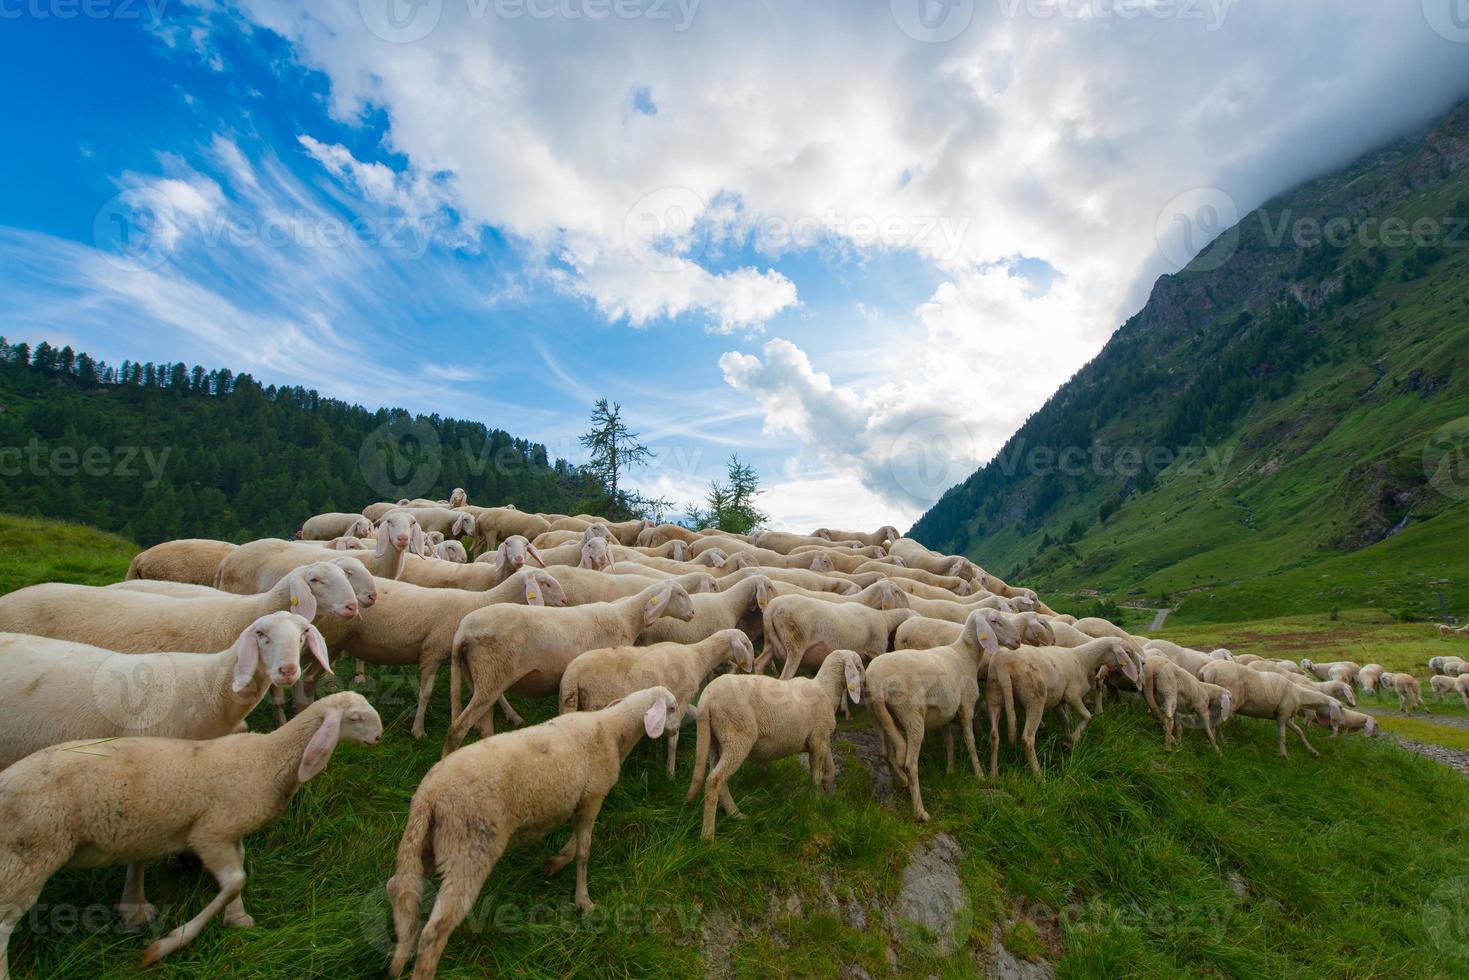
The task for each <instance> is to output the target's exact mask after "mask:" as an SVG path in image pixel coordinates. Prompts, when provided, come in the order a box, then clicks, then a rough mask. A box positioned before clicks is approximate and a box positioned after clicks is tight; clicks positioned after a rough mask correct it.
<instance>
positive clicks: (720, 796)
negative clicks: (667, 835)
mask: <svg viewBox="0 0 1469 980" xmlns="http://www.w3.org/2000/svg"><path fill="white" fill-rule="evenodd" d="M847 698H850V699H851V700H852V701H854V702H860V701H861V700H862V658H861V657H860V656H859V655H858V654H857V653H856V652H854V651H852V650H833V651H832V652H831V653H830V654H828V655H827V657H826V659H825V660H824V661H822V663H821V667H820V669H819V670H817V671H816V676H815V677H811V678H807V677H795V678H792V679H790V680H777V679H775V678H774V677H767V676H765V675H763V674H725V675H723V676H721V677H716V678H714V680H712V681H710V682H709V686H708V687H706V688H704V693H703V694H702V695H701V696H700V697H699V708H698V715H697V718H696V725H697V728H696V731H697V739H696V742H695V749H694V775H693V779H692V781H691V782H690V783H689V792H688V796H687V797H685V800H686V802H690V803H692V802H693V800H694V798H695V797H697V796H698V795H699V789H700V787H702V788H703V790H704V826H703V831H702V833H703V836H704V837H705V838H706V839H712V838H713V837H714V817H715V808H716V806H719V807H722V808H723V809H724V812H725V814H726V815H727V816H730V817H733V818H735V819H736V820H741V819H744V814H742V813H740V810H739V807H737V806H735V802H734V797H732V796H731V795H730V792H729V779H730V777H731V776H733V775H734V774H735V771H736V770H737V769H739V767H740V765H741V764H742V763H744V761H745V760H746V759H754V760H755V761H757V762H769V761H771V760H773V759H782V758H785V757H786V756H792V755H797V754H798V753H801V752H805V753H806V757H807V759H808V761H809V763H810V768H811V784H812V785H813V786H821V787H823V788H825V789H827V790H830V789H831V787H832V785H833V784H834V783H835V782H836V760H835V759H833V758H832V754H831V741H832V735H833V733H834V732H835V731H836V711H837V705H838V704H839V703H841V702H843V701H845V700H846V699H847ZM711 762H712V763H713V766H714V768H713V769H712V770H710V771H709V775H708V779H707V780H706V779H705V776H704V774H705V771H706V769H707V767H708V766H709V764H710V763H711Z"/></svg>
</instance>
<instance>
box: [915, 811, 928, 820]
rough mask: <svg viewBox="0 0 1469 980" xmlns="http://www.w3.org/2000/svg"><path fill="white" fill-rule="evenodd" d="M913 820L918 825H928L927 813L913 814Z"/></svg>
mask: <svg viewBox="0 0 1469 980" xmlns="http://www.w3.org/2000/svg"><path fill="white" fill-rule="evenodd" d="M913 819H914V820H917V821H918V822H919V823H928V811H927V810H919V811H918V812H917V813H915V814H913Z"/></svg>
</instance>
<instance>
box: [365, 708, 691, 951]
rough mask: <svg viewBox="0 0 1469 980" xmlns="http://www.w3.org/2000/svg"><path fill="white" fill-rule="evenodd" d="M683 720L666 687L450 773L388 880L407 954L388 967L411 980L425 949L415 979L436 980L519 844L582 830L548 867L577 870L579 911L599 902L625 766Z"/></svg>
mask: <svg viewBox="0 0 1469 980" xmlns="http://www.w3.org/2000/svg"><path fill="white" fill-rule="evenodd" d="M676 710H677V704H676V702H675V701H674V697H673V694H672V692H670V691H669V690H668V689H667V688H661V687H654V688H649V689H648V690H645V691H638V692H636V693H634V694H631V695H629V696H628V697H626V698H624V699H623V700H621V701H619V702H618V703H616V704H614V705H611V706H609V707H606V708H603V709H602V710H600V711H578V712H575V713H573V714H568V715H561V716H560V717H558V718H553V719H552V720H550V721H548V722H545V723H544V724H540V725H534V726H532V727H530V728H525V729H522V730H520V731H516V732H507V733H505V734H503V735H496V736H495V737H494V738H487V739H485V740H484V741H482V742H477V743H475V744H474V745H470V746H468V747H466V748H464V749H462V750H461V751H458V752H455V753H454V754H453V755H450V756H448V757H446V758H445V759H443V760H441V761H440V762H438V763H437V764H436V765H435V766H434V767H433V768H432V769H430V770H429V771H428V774H427V775H425V776H424V777H423V780H422V781H421V782H420V783H419V784H418V789H417V790H415V791H414V793H413V802H412V803H411V804H410V805H409V809H408V824H407V826H406V827H405V828H404V831H403V839H402V841H401V842H400V843H399V845H398V858H397V868H396V871H395V873H394V875H393V877H392V878H391V879H389V880H388V886H387V891H388V900H389V902H390V903H391V904H392V907H393V927H394V930H395V932H396V935H397V946H396V947H395V948H394V950H393V958H392V962H391V963H390V964H389V966H388V975H389V976H390V977H397V976H400V975H401V974H402V972H403V967H404V966H405V965H406V964H407V962H408V958H409V957H410V956H412V955H413V953H414V948H415V946H416V947H417V952H418V962H417V963H415V964H414V968H413V976H414V977H415V978H417V980H428V978H431V977H432V976H433V975H434V972H435V970H436V969H437V968H438V965H439V959H440V958H441V957H442V956H443V953H444V945H445V943H447V942H448V940H449V935H450V933H452V932H453V931H454V929H455V927H457V926H458V925H459V923H460V922H462V921H463V920H464V917H465V916H466V915H467V914H468V913H469V909H470V907H471V906H472V905H473V904H474V900H475V898H476V897H477V896H478V895H479V891H480V888H481V887H483V885H484V882H485V879H486V878H487V877H489V874H490V871H492V870H493V869H494V867H495V864H496V863H497V862H498V861H499V859H500V855H502V854H503V853H504V852H505V849H506V848H507V847H509V846H510V845H511V844H522V843H526V842H529V841H533V840H539V839H540V838H541V837H543V836H544V835H545V834H546V833H547V832H549V831H550V830H551V829H553V828H555V827H556V826H558V825H560V824H562V823H565V822H566V821H568V820H570V821H571V822H572V832H571V836H570V837H569V838H568V840H567V842H566V846H565V847H564V848H562V849H561V851H560V852H559V853H558V854H557V855H556V856H555V857H553V858H552V859H551V860H550V861H549V862H548V863H547V864H546V873H547V874H548V875H551V874H555V873H556V872H557V871H560V870H561V869H562V868H564V867H566V865H568V864H570V863H571V862H572V861H573V860H575V861H576V904H577V907H578V908H580V909H581V910H583V911H591V910H592V909H593V908H595V906H594V905H593V904H592V899H591V896H590V895H589V894H588V892H587V862H588V859H589V858H590V856H591V847H592V826H593V824H594V823H595V822H596V819H597V813H598V811H599V810H600V809H601V807H602V801H603V800H604V799H605V798H606V797H607V794H608V792H610V791H611V789H612V787H613V786H615V785H616V784H617V779H618V776H619V775H620V774H621V770H622V763H623V761H624V760H626V759H627V757H628V754H629V753H631V752H632V750H633V748H634V747H635V746H636V745H637V743H638V742H639V741H640V740H641V739H642V738H643V736H644V735H646V736H647V737H648V738H657V737H658V736H659V735H661V734H663V732H664V731H665V730H666V729H667V727H668V718H669V715H671V714H672V713H673V712H674V711H676ZM430 868H434V869H437V871H438V873H439V875H440V884H439V890H438V895H437V897H436V898H435V899H434V905H433V910H432V912H430V914H429V917H428V921H427V922H425V923H424V925H423V929H422V932H420V931H419V926H418V923H419V909H420V907H421V904H422V902H423V884H424V878H425V876H426V875H427V874H428V871H429V869H430Z"/></svg>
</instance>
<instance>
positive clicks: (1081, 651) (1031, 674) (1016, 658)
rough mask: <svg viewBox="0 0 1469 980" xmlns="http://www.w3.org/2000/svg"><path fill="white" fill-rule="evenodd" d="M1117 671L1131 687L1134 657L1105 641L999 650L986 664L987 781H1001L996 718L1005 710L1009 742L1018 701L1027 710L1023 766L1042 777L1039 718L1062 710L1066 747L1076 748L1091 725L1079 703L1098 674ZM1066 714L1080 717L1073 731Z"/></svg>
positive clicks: (1012, 738) (1118, 642)
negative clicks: (1038, 754) (1037, 747)
mask: <svg viewBox="0 0 1469 980" xmlns="http://www.w3.org/2000/svg"><path fill="white" fill-rule="evenodd" d="M1104 668H1105V669H1108V670H1121V671H1122V673H1123V675H1124V676H1125V677H1126V678H1127V679H1128V680H1130V681H1132V682H1133V683H1134V684H1136V683H1138V681H1139V680H1140V678H1139V677H1138V673H1137V668H1136V667H1135V666H1134V665H1133V661H1132V656H1131V653H1130V651H1129V650H1128V648H1127V644H1125V643H1123V642H1122V641H1121V640H1120V639H1118V638H1116V637H1110V636H1109V637H1103V638H1101V639H1096V640H1092V641H1091V642H1090V643H1088V644H1086V645H1085V646H1079V647H1055V646H1050V647H1022V648H1021V649H1019V650H1002V651H1000V652H999V654H997V655H996V656H995V657H994V658H993V660H992V661H991V662H990V673H989V680H988V682H987V694H988V703H989V712H990V778H991V779H998V778H999V776H1000V712H1001V709H1002V708H1003V709H1004V711H1005V715H1006V718H1007V720H1008V723H1009V726H1008V727H1009V741H1011V742H1014V741H1015V716H1016V711H1017V705H1016V699H1017V698H1018V699H1019V704H1020V706H1023V707H1024V708H1025V731H1024V735H1023V741H1024V745H1025V757H1026V761H1027V762H1029V763H1030V768H1031V771H1032V772H1034V773H1035V774H1036V775H1040V771H1041V763H1040V760H1039V759H1038V758H1036V754H1035V733H1036V730H1037V729H1039V728H1040V726H1041V712H1043V711H1044V710H1045V709H1046V708H1055V707H1058V706H1060V707H1062V719H1063V721H1064V722H1065V724H1066V727H1067V732H1066V743H1067V745H1068V746H1074V745H1075V744H1076V742H1077V740H1078V739H1080V738H1081V736H1082V733H1083V732H1085V731H1086V727H1087V725H1088V724H1089V723H1090V722H1091V718H1092V715H1091V712H1090V711H1088V710H1087V708H1086V704H1085V703H1084V702H1083V701H1082V698H1083V697H1084V696H1085V695H1086V692H1087V691H1088V690H1090V689H1091V684H1092V678H1093V677H1094V676H1095V675H1096V673H1097V671H1098V670H1102V669H1104ZM1067 708H1070V709H1072V710H1074V711H1075V712H1076V713H1077V714H1079V715H1080V716H1081V722H1080V724H1078V725H1077V727H1076V729H1075V730H1074V731H1073V730H1071V718H1070V715H1069V713H1068V711H1067V710H1066V709H1067Z"/></svg>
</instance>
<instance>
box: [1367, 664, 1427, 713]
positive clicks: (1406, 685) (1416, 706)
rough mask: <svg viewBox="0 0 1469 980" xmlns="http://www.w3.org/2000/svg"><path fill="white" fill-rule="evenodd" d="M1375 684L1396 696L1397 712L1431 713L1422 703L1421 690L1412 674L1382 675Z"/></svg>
mask: <svg viewBox="0 0 1469 980" xmlns="http://www.w3.org/2000/svg"><path fill="white" fill-rule="evenodd" d="M1377 683H1378V687H1379V688H1386V689H1387V690H1389V691H1392V692H1393V693H1394V694H1396V695H1397V696H1398V710H1399V711H1401V712H1402V713H1403V714H1408V713H1409V712H1411V711H1418V710H1422V711H1428V712H1430V713H1431V710H1430V709H1429V707H1428V705H1426V704H1424V703H1423V688H1422V686H1421V685H1420V684H1419V682H1418V678H1416V677H1414V676H1413V675H1412V674H1409V673H1390V674H1383V675H1382V676H1381V677H1380V678H1379V679H1378V682H1377Z"/></svg>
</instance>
